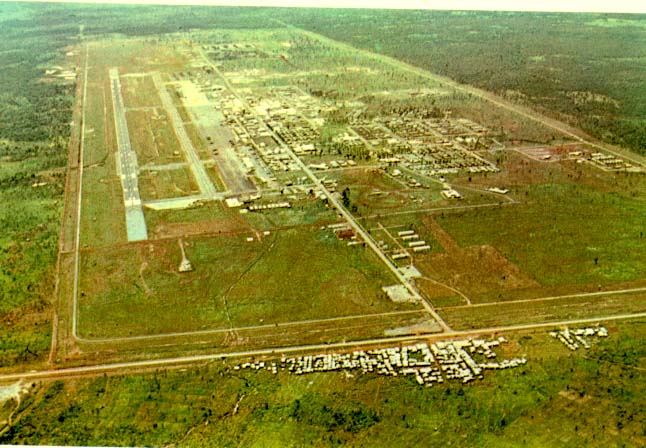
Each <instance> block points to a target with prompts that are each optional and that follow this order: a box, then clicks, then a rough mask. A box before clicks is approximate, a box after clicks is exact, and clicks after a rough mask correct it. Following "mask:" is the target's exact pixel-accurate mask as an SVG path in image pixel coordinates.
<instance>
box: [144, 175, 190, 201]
mask: <svg viewBox="0 0 646 448" xmlns="http://www.w3.org/2000/svg"><path fill="white" fill-rule="evenodd" d="M199 192H200V190H199V188H198V186H197V183H195V180H194V178H193V174H192V173H191V171H190V170H189V168H188V167H184V168H180V169H176V170H158V171H152V170H150V171H146V172H142V173H141V174H140V175H139V193H140V194H141V199H142V200H143V201H148V200H153V199H164V198H175V197H181V196H190V195H193V194H199Z"/></svg>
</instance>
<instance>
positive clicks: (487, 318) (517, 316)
mask: <svg viewBox="0 0 646 448" xmlns="http://www.w3.org/2000/svg"><path fill="white" fill-rule="evenodd" d="M644 310H646V294H645V293H644V292H635V293H626V294H608V295H598V296H586V297H565V298H562V299H555V300H540V299H539V300H532V301H524V302H519V303H504V302H503V303H496V304H487V305H485V306H479V307H477V308H470V307H456V308H446V309H441V310H440V311H439V312H440V314H441V315H442V317H443V318H444V319H446V321H447V322H448V323H449V325H451V327H452V328H454V329H456V330H467V329H471V328H481V327H498V326H505V325H511V324H530V323H539V322H552V321H558V320H567V319H583V318H588V317H596V316H611V315H613V314H621V313H640V312H644Z"/></svg>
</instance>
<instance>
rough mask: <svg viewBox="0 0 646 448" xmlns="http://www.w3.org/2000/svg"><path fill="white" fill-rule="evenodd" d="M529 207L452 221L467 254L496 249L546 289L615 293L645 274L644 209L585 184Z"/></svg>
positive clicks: (552, 190) (533, 196)
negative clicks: (617, 286)
mask: <svg viewBox="0 0 646 448" xmlns="http://www.w3.org/2000/svg"><path fill="white" fill-rule="evenodd" d="M525 197H526V201H527V202H526V203H524V204H522V205H519V206H515V207H500V208H493V209H480V210H478V211H476V212H466V213H457V214H451V215H446V216H445V217H444V218H440V220H439V223H440V224H441V225H442V227H444V228H445V229H446V231H447V232H448V233H449V234H451V236H453V237H454V238H455V239H456V240H457V241H458V243H459V244H460V246H461V247H466V246H473V245H482V244H490V245H493V246H494V247H496V248H497V249H498V250H499V251H500V252H501V253H502V254H503V255H504V256H505V257H507V258H508V259H509V260H511V261H512V262H513V263H515V264H516V265H517V266H518V267H519V268H520V269H521V271H523V272H525V273H526V274H529V275H530V276H532V277H533V278H534V279H535V280H536V281H538V282H539V283H540V284H541V285H543V286H555V285H563V284H567V285H579V286H584V285H602V286H605V285H610V284H613V283H622V282H629V281H635V280H639V279H642V278H643V273H644V272H646V236H645V235H643V230H644V228H643V223H644V222H645V221H646V207H645V206H644V202H643V199H642V197H641V196H636V197H632V196H631V195H630V194H629V192H621V191H619V192H605V191H599V190H594V189H592V188H590V187H588V186H586V185H585V184H581V185H570V184H542V185H537V186H531V187H529V188H527V195H526V196H525Z"/></svg>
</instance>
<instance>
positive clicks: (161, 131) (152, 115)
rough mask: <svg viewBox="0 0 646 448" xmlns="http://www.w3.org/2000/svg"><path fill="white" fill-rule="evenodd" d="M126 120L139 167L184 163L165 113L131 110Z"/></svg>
mask: <svg viewBox="0 0 646 448" xmlns="http://www.w3.org/2000/svg"><path fill="white" fill-rule="evenodd" d="M124 101H125V100H124ZM126 118H127V119H128V133H129V134H130V142H131V144H132V148H133V149H134V151H135V152H136V153H137V162H138V164H139V165H141V166H145V165H165V164H168V163H178V162H183V161H184V158H183V157H182V155H181V152H180V146H179V142H178V141H177V137H176V136H175V133H174V132H173V128H172V125H171V124H170V122H169V121H168V118H167V115H166V113H165V112H163V113H158V112H157V111H152V110H149V109H146V110H129V111H128V112H127V113H126Z"/></svg>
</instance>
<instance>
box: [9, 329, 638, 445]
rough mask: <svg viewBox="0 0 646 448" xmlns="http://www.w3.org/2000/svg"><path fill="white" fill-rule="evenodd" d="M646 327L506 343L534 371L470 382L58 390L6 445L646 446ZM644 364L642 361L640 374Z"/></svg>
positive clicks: (281, 380)
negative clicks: (588, 341)
mask: <svg viewBox="0 0 646 448" xmlns="http://www.w3.org/2000/svg"><path fill="white" fill-rule="evenodd" d="M643 330H644V324H643V322H625V323H621V324H617V325H616V326H614V325H613V326H612V327H610V337H609V338H607V339H606V340H596V341H593V346H592V348H591V349H589V350H581V351H577V352H574V353H572V352H570V351H569V350H567V349H566V348H565V347H564V346H563V345H561V344H560V343H559V342H557V341H556V340H554V339H553V338H551V337H550V336H548V335H547V334H546V332H538V333H528V334H525V335H517V336H513V337H512V336H510V335H506V336H507V338H508V339H510V341H511V342H510V343H509V344H507V345H504V346H503V347H501V349H500V350H497V351H498V352H499V356H501V357H510V356H520V355H522V354H525V355H527V357H528V359H529V362H528V364H527V365H526V366H525V367H522V368H518V369H512V370H508V371H501V372H493V371H492V372H488V373H487V375H486V377H485V379H484V380H482V381H478V382H475V383H473V384H470V385H468V386H462V385H458V384H450V385H447V384H445V385H441V386H433V387H432V388H422V387H419V386H418V385H417V384H416V383H415V381H414V379H413V378H411V377H407V378H386V377H379V376H376V375H361V374H355V376H354V377H346V376H345V375H344V374H342V373H325V374H312V375H305V376H293V375H289V374H286V373H279V374H278V375H272V374H270V373H267V372H254V371H240V372H235V373H233V371H231V370H229V369H230V368H231V366H232V364H233V363H235V362H236V361H232V360H227V361H226V362H225V363H223V362H217V363H215V364H212V365H210V366H206V367H201V368H192V369H189V370H187V371H185V372H181V371H159V372H155V373H148V374H141V375H128V376H122V375H116V376H108V377H105V376H104V377H98V378H94V379H74V380H69V381H67V382H65V383H64V382H48V383H44V384H42V385H40V386H38V387H37V388H36V391H35V392H38V394H39V396H34V395H32V396H31V397H26V398H25V400H27V401H29V402H31V403H33V405H34V407H33V409H31V410H30V411H29V412H28V413H25V415H24V416H23V418H22V420H20V422H19V423H17V424H16V425H15V426H14V427H13V428H12V429H11V430H10V431H9V432H7V433H6V434H4V435H3V436H2V438H0V442H2V443H14V444H19V443H31V444H34V443H38V444H44V443H47V444H55V445H65V444H77V445H79V444H83V445H131V446H132V445H154V446H158V445H166V444H170V443H176V444H178V445H181V446H205V445H210V444H211V443H212V442H213V441H214V440H217V443H218V445H219V446H223V447H228V446H240V445H244V446H291V445H296V446H299V445H316V446H336V445H338V444H341V445H344V446H366V445H370V446H390V447H399V446H402V447H403V446H411V445H414V444H416V443H418V442H419V440H424V441H425V443H427V444H429V445H433V446H435V445H438V446H439V445H442V446H443V445H451V446H518V445H519V444H523V443H525V444H527V445H529V446H541V447H543V446H562V445H563V444H564V443H569V444H572V445H574V446H595V447H596V446H599V447H601V446H610V445H625V446H639V445H641V444H642V443H641V442H642V441H643V428H642V427H641V426H642V425H641V423H640V422H641V421H642V420H643V419H642V416H643V415H642V412H641V411H640V409H641V408H643V396H644V384H643V381H639V380H638V378H639V372H638V371H637V370H636V369H635V368H636V367H637V368H640V366H642V364H643V357H644V355H645V353H644V347H643V344H641V343H640V341H641V334H642V333H643ZM642 367H643V366H642Z"/></svg>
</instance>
